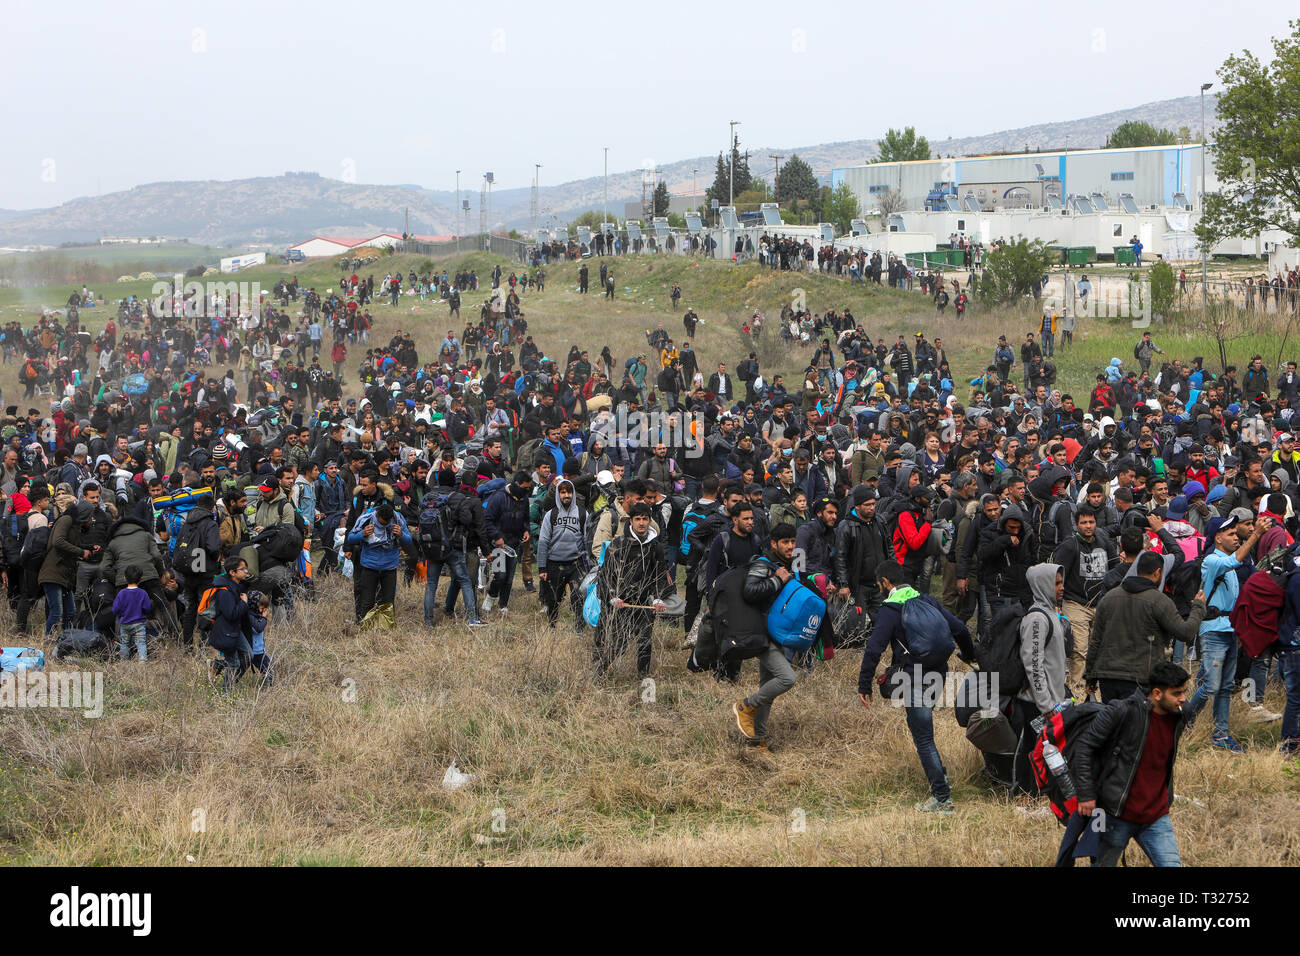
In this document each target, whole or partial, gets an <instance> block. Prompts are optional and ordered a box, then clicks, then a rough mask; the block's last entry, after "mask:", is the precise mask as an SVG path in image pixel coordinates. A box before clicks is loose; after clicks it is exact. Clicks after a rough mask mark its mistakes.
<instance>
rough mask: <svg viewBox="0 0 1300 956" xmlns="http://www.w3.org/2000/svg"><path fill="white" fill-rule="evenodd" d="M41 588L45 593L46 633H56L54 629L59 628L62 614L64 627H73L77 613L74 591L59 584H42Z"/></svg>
mask: <svg viewBox="0 0 1300 956" xmlns="http://www.w3.org/2000/svg"><path fill="white" fill-rule="evenodd" d="M41 588H42V589H43V590H44V591H45V633H46V634H53V633H54V629H55V628H56V627H58V626H59V616H60V613H61V614H62V617H63V626H64V627H65V628H70V627H72V618H73V616H74V615H75V614H76V613H77V608H76V604H75V603H74V602H73V597H72V591H71V590H70V589H69V588H65V587H61V586H59V585H57V584H42V585H41Z"/></svg>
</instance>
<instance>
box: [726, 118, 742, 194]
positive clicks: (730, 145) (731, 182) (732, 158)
mask: <svg viewBox="0 0 1300 956" xmlns="http://www.w3.org/2000/svg"><path fill="white" fill-rule="evenodd" d="M728 125H730V126H731V139H730V140H728V141H727V154H728V156H727V159H728V161H729V164H730V166H731V172H730V174H729V175H728V176H727V205H728V206H734V205H735V204H736V127H737V126H739V125H740V121H739V120H732V121H731V122H730V124H728Z"/></svg>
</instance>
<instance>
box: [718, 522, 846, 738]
mask: <svg viewBox="0 0 1300 956" xmlns="http://www.w3.org/2000/svg"><path fill="white" fill-rule="evenodd" d="M768 537H769V539H770V540H769V549H768V553H767V554H766V555H763V556H761V557H757V558H755V559H754V560H753V561H751V562H750V565H749V570H748V572H746V574H745V586H744V589H743V591H742V597H743V599H744V601H745V603H746V604H750V605H753V606H755V607H757V608H759V609H761V610H762V611H763V613H764V614H766V615H767V635H768V641H767V644H766V646H765V647H764V648H763V649H762V650H761V651H760V652H759V653H758V654H757V655H756V656H757V657H758V679H759V686H758V690H757V691H755V692H754V693H753V694H750V695H749V696H748V697H746V698H745V699H744V700H742V701H739V702H737V703H735V704H733V705H732V708H731V709H732V711H733V712H734V713H735V715H736V726H737V727H739V728H740V732H741V733H742V734H744V735H745V737H746V738H747V739H748V741H749V743H750V745H751V746H754V747H756V748H758V749H759V750H762V751H764V752H766V751H767V749H768V748H767V718H768V715H769V714H771V712H772V701H774V700H776V698H778V697H779V696H781V695H782V694H784V693H785V692H786V691H788V690H790V688H792V687H794V685H795V679H796V678H795V671H794V667H793V665H792V664H791V663H790V661H789V660H788V659H787V658H786V649H787V648H788V649H790V650H793V651H796V652H800V651H806V650H808V648H810V647H812V645H813V642H814V641H815V640H816V639H817V632H818V631H819V630H820V629H821V623H822V619H823V618H824V617H825V616H826V602H825V601H824V600H822V598H821V596H820V595H818V594H817V593H816V592H815V591H813V590H812V589H811V588H809V587H808V586H807V585H805V584H801V583H800V582H799V580H798V577H797V576H796V574H795V572H794V570H793V569H792V568H791V562H792V560H793V559H794V548H795V528H794V525H792V524H786V523H784V522H783V523H781V524H778V525H777V526H776V527H775V528H773V529H772V530H771V532H769V534H768Z"/></svg>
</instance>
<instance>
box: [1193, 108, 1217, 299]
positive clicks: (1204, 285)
mask: <svg viewBox="0 0 1300 956" xmlns="http://www.w3.org/2000/svg"><path fill="white" fill-rule="evenodd" d="M1213 85H1214V84H1213V83H1202V84H1201V197H1200V202H1199V203H1198V204H1197V206H1198V211H1199V212H1200V214H1201V218H1205V148H1206V141H1207V137H1206V130H1205V91H1206V90H1208V89H1209V88H1210V87H1211V86H1213ZM1208 283H1209V266H1208V264H1207V255H1206V249H1205V243H1203V242H1202V243H1201V308H1202V309H1205V308H1206V306H1207V302H1206V300H1207V298H1208V292H1207V289H1208Z"/></svg>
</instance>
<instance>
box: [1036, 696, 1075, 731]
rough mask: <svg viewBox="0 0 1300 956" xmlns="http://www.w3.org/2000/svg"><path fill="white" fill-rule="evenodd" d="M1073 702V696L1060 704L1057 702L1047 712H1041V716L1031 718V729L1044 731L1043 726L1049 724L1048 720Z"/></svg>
mask: <svg viewBox="0 0 1300 956" xmlns="http://www.w3.org/2000/svg"><path fill="white" fill-rule="evenodd" d="M1073 703H1074V698H1073V697H1070V698H1067V699H1066V700H1063V701H1061V702H1060V703H1059V704H1057V705H1056V706H1055V707H1053V708H1052V709H1051V710H1049V711H1048V712H1047V713H1045V714H1040V715H1039V716H1037V717H1035V718H1034V719H1033V720H1031V721H1030V722H1029V727H1030V729H1031V730H1033V732H1034V733H1035V734H1041V733H1042V732H1043V728H1044V727H1046V726H1047V722H1048V721H1049V720H1051V719H1052V716H1053V715H1055V714H1059V713H1060V712H1061V711H1063V710H1065V708H1067V707H1069V706H1070V705H1071V704H1073Z"/></svg>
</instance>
